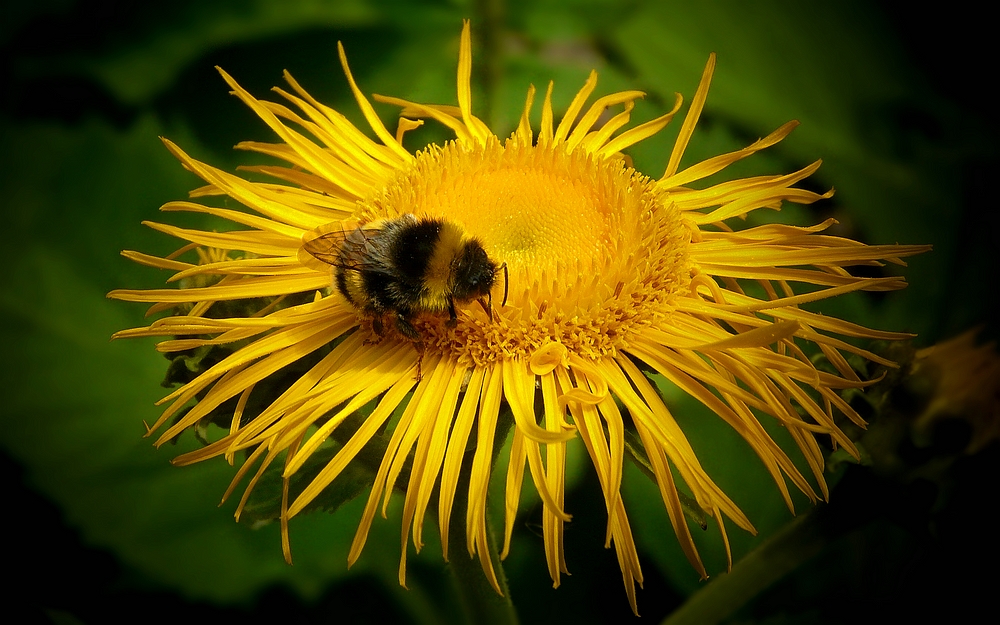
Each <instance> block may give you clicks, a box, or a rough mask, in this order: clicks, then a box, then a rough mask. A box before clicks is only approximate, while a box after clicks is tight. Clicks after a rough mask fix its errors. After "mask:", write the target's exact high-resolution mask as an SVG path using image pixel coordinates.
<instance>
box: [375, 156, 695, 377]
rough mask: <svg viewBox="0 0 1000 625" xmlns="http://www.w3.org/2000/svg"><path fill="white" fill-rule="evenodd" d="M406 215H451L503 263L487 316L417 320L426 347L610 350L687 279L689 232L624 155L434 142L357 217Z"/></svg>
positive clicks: (466, 355) (478, 359) (507, 352)
mask: <svg viewBox="0 0 1000 625" xmlns="http://www.w3.org/2000/svg"><path fill="white" fill-rule="evenodd" d="M405 213H413V214H416V215H418V216H428V217H439V218H444V219H447V220H449V221H452V222H455V223H457V224H459V225H460V226H461V227H463V228H464V229H465V231H466V233H467V234H468V235H470V236H474V237H476V238H478V239H479V240H480V241H481V242H482V243H483V245H484V247H485V249H486V251H487V253H488V254H489V255H490V257H491V258H493V259H494V260H495V261H496V262H498V263H506V264H507V268H508V272H509V284H508V285H507V288H508V291H509V295H508V301H507V303H506V305H505V306H503V307H502V308H497V309H495V310H494V312H493V319H492V321H491V320H490V319H489V315H488V314H487V313H486V311H485V310H483V309H482V307H480V306H477V305H476V304H475V303H473V304H471V305H469V306H466V310H465V311H464V312H463V313H461V314H460V315H459V323H458V324H457V325H456V326H455V327H451V328H450V327H447V326H446V325H445V324H444V323H441V320H440V319H438V320H435V319H433V318H425V319H423V320H422V326H421V334H422V336H424V337H425V339H426V342H427V344H428V345H429V346H436V347H437V348H438V349H440V350H441V351H443V352H446V353H450V354H452V355H455V356H457V357H459V359H460V360H463V361H469V362H474V363H476V364H485V363H488V362H494V361H495V360H496V358H497V357H498V356H500V355H501V354H502V355H503V356H505V357H517V356H521V357H530V356H531V355H532V354H533V353H534V352H535V350H536V349H538V348H539V347H541V346H542V345H545V344H548V343H558V344H562V345H565V346H566V347H567V348H569V349H570V350H571V351H573V352H574V353H577V354H581V355H590V356H591V357H595V358H596V357H599V356H608V355H613V354H614V353H616V350H617V349H620V348H621V347H623V346H625V345H626V344H627V340H628V336H629V334H630V332H631V331H632V330H633V329H634V328H636V327H639V326H640V325H648V324H650V323H653V322H655V321H656V320H658V319H661V318H662V317H664V316H665V315H667V314H668V313H669V310H670V302H671V300H672V298H673V296H674V295H675V294H677V293H680V292H682V291H684V290H686V289H687V288H688V285H689V283H690V273H691V272H690V268H689V262H688V253H687V250H688V246H689V244H690V239H691V237H690V232H691V228H690V227H687V226H685V224H684V223H683V222H682V218H681V215H680V212H679V211H678V210H677V209H676V208H675V207H674V205H673V204H672V203H670V202H668V201H666V194H665V193H663V192H662V191H660V190H658V189H657V186H656V184H655V182H654V181H652V180H651V179H649V178H648V177H646V176H643V175H642V174H640V173H638V172H636V171H635V170H634V169H632V168H631V167H628V166H626V165H625V162H624V159H621V158H602V157H600V156H596V155H594V154H590V153H587V152H585V151H583V150H578V151H570V150H568V149H567V148H566V147H565V145H556V146H551V145H543V144H540V145H525V144H523V143H521V142H519V141H518V140H517V139H516V138H511V139H508V140H507V141H506V143H505V144H503V145H502V144H501V143H500V142H499V141H498V140H496V139H490V140H488V141H487V142H486V143H485V144H474V145H470V146H465V145H462V144H461V143H459V142H456V141H452V142H449V143H447V144H446V145H444V146H443V147H438V146H432V147H430V148H428V149H426V150H424V151H422V152H420V153H418V154H417V157H416V159H415V161H414V163H413V166H412V167H411V168H409V169H407V170H405V171H403V172H401V173H400V174H399V175H398V177H397V178H396V179H395V180H394V181H393V182H391V183H390V184H388V185H386V187H384V188H383V189H380V190H379V191H378V192H377V193H376V194H374V195H373V196H372V197H370V198H368V199H367V200H366V201H365V202H363V203H362V204H361V206H360V208H359V215H358V217H359V219H361V220H363V221H373V220H377V219H386V218H390V219H391V218H394V217H398V216H399V215H402V214H405ZM499 282H500V281H498V283H499ZM503 287H504V285H503V284H498V285H497V287H496V288H497V289H502V288H503ZM497 346H502V349H501V350H500V351H498V350H497V349H496V347H497Z"/></svg>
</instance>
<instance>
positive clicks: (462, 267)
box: [452, 239, 497, 301]
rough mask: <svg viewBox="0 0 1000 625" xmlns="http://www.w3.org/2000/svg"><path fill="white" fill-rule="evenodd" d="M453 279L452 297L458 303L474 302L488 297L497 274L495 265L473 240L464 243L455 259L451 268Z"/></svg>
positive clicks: (479, 244)
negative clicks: (485, 296)
mask: <svg viewBox="0 0 1000 625" xmlns="http://www.w3.org/2000/svg"><path fill="white" fill-rule="evenodd" d="M452 271H453V277H454V279H455V284H454V287H453V288H452V297H454V298H455V299H456V300H459V301H469V300H474V299H477V298H480V297H483V296H484V295H489V293H490V289H492V288H493V282H494V280H495V277H496V273H497V264H496V263H494V262H493V261H492V260H490V257H489V256H487V255H486V250H484V249H483V246H482V244H481V243H480V242H479V241H476V240H475V239H473V240H470V241H468V242H466V244H465V245H463V246H462V249H461V251H460V252H459V253H458V254H457V255H456V257H455V263H454V265H453V267H452Z"/></svg>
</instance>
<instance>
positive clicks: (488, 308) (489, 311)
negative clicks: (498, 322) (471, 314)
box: [476, 295, 493, 322]
mask: <svg viewBox="0 0 1000 625" xmlns="http://www.w3.org/2000/svg"><path fill="white" fill-rule="evenodd" d="M476 301H477V302H479V305H480V306H481V307H482V309H483V312H485V313H486V316H487V317H489V318H490V321H491V322H492V321H493V296H492V295H490V297H489V299H488V300H486V301H484V298H482V297H480V298H479V299H477V300H476Z"/></svg>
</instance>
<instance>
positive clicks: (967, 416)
mask: <svg viewBox="0 0 1000 625" xmlns="http://www.w3.org/2000/svg"><path fill="white" fill-rule="evenodd" d="M978 333H979V329H978V328H976V329H973V330H969V331H968V332H963V333H962V334H960V335H958V336H956V337H954V338H951V339H948V340H946V341H942V342H940V343H938V344H936V345H932V346H930V347H925V348H924V349H921V350H918V351H917V352H916V354H914V360H913V369H912V375H913V376H916V379H921V378H929V379H930V381H931V383H932V385H933V388H934V391H933V395H932V396H931V400H930V403H929V404H928V405H927V406H926V408H924V410H923V411H922V412H921V414H920V416H919V417H917V419H916V422H915V423H914V424H913V428H914V431H915V433H916V434H917V435H918V436H919V437H920V438H922V439H927V438H930V436H931V430H932V429H933V427H934V425H935V424H936V423H938V422H940V421H943V420H946V419H961V420H964V421H965V422H966V423H967V424H968V425H969V428H970V430H971V433H970V437H969V442H968V444H967V445H966V447H965V449H964V451H965V453H968V454H974V453H976V452H978V451H980V450H982V449H983V448H985V447H986V446H987V445H989V444H990V443H991V442H993V441H994V440H997V439H1000V354H998V353H997V351H996V344H995V343H993V342H990V343H986V344H984V345H976V335H977V334H978Z"/></svg>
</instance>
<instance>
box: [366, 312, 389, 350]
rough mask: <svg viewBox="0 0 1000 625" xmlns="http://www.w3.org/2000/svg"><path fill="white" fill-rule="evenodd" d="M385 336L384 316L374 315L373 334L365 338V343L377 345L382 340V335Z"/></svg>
mask: <svg viewBox="0 0 1000 625" xmlns="http://www.w3.org/2000/svg"><path fill="white" fill-rule="evenodd" d="M383 336H385V326H384V325H382V316H381V315H375V316H374V317H372V334H371V336H369V337H368V338H366V339H365V341H364V344H365V345H377V344H379V343H381V342H382V337H383Z"/></svg>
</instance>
